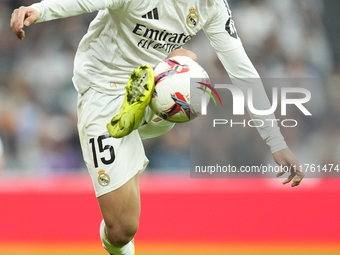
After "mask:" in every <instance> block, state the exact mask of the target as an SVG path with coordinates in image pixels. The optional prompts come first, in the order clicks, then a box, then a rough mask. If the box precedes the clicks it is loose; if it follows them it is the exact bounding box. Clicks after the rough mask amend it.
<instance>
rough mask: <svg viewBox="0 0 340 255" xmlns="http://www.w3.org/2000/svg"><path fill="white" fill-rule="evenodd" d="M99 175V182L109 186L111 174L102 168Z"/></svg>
mask: <svg viewBox="0 0 340 255" xmlns="http://www.w3.org/2000/svg"><path fill="white" fill-rule="evenodd" d="M98 174H99V176H98V182H99V184H100V185H102V186H104V187H105V186H107V185H109V183H110V176H109V175H108V174H106V173H105V170H102V169H101V170H100V171H99V172H98Z"/></svg>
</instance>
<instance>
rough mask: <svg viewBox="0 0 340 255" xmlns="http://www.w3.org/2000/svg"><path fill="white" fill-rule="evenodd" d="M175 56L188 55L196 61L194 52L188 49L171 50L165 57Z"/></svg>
mask: <svg viewBox="0 0 340 255" xmlns="http://www.w3.org/2000/svg"><path fill="white" fill-rule="evenodd" d="M176 56H186V57H190V58H191V59H192V60H194V61H196V62H198V59H197V56H196V54H195V53H194V52H192V51H190V50H186V49H177V50H174V51H173V52H171V53H170V54H169V55H168V56H167V58H172V57H176Z"/></svg>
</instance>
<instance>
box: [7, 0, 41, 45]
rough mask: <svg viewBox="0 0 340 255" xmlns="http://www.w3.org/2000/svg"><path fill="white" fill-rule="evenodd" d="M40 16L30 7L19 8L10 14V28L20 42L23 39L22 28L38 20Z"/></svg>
mask: <svg viewBox="0 0 340 255" xmlns="http://www.w3.org/2000/svg"><path fill="white" fill-rule="evenodd" d="M39 16H40V14H39V12H38V11H37V10H35V9H33V8H31V7H23V6H22V7H20V8H19V9H15V10H14V11H13V13H12V18H11V28H12V30H13V32H14V33H15V34H16V35H17V37H18V38H19V39H20V40H23V39H24V38H25V32H24V26H26V27H28V26H29V25H31V24H32V23H33V22H34V21H36V20H37V19H38V18H39Z"/></svg>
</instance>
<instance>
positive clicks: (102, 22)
mask: <svg viewBox="0 0 340 255" xmlns="http://www.w3.org/2000/svg"><path fill="white" fill-rule="evenodd" d="M32 7H34V8H35V9H37V10H38V11H39V12H40V14H41V16H40V18H39V20H38V22H42V21H47V20H52V19H56V18H63V17H69V16H73V15H77V14H81V13H84V12H93V11H97V10H99V12H98V15H97V17H96V18H95V19H94V20H93V21H92V23H91V24H90V27H89V29H88V32H87V34H86V35H85V36H84V38H83V39H82V40H81V42H80V45H79V48H78V52H77V54H76V59H75V69H74V81H75V84H76V86H77V88H76V89H77V90H78V91H79V93H81V94H83V93H84V92H85V91H86V90H87V89H88V88H89V87H93V88H94V89H96V90H99V91H101V92H103V93H108V94H117V93H120V94H121V93H125V92H124V89H122V88H119V87H120V86H117V84H126V83H127V81H128V78H129V74H130V73H131V72H132V71H133V70H134V69H135V68H137V67H138V66H139V65H141V64H149V65H151V66H155V65H156V64H157V63H159V62H160V61H162V60H164V58H165V57H166V56H167V55H168V54H169V53H170V52H171V51H173V50H175V49H178V48H181V47H182V46H183V45H184V44H185V43H186V42H187V41H189V40H190V39H191V38H192V37H193V36H194V35H195V34H196V33H197V32H198V31H200V30H201V29H203V30H204V31H205V32H206V33H207V35H208V37H209V38H211V39H212V45H213V47H214V48H215V49H216V50H217V51H228V50H231V49H233V48H236V47H238V46H240V45H241V41H240V40H239V38H238V37H237V34H236V30H235V28H234V26H233V22H232V20H231V19H230V11H229V7H228V5H227V3H226V1H225V2H224V1H223V0H168V1H164V0H124V1H123V0H102V1H93V0H45V1H42V2H41V3H38V4H34V5H32ZM228 22H229V23H228Z"/></svg>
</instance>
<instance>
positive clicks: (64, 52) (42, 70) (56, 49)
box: [0, 0, 340, 174]
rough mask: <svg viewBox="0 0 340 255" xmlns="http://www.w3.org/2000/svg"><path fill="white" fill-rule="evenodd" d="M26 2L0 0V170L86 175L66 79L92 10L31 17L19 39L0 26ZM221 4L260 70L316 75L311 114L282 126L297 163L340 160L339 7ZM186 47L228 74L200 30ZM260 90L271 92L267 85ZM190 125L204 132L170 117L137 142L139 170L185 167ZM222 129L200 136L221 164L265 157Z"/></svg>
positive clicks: (218, 73)
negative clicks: (169, 126) (141, 149)
mask: <svg viewBox="0 0 340 255" xmlns="http://www.w3.org/2000/svg"><path fill="white" fill-rule="evenodd" d="M34 2H35V1H32V0H8V1H6V0H1V1H0V34H1V36H0V137H1V139H2V143H3V148H4V149H3V153H4V167H3V170H2V172H3V173H8V174H10V173H32V174H35V173H39V174H41V173H64V172H74V171H76V172H85V171H86V169H85V164H84V163H83V159H82V155H81V150H80V144H79V139H78V134H77V127H76V126H77V116H76V103H77V93H76V91H75V89H74V88H73V85H72V81H71V77H72V71H73V59H74V55H75V52H76V49H77V46H78V43H79V41H80V39H81V38H82V36H83V35H84V34H85V33H86V30H87V27H88V25H89V23H90V22H91V20H92V19H93V18H94V16H95V13H92V14H83V15H80V16H77V17H72V18H68V19H63V20H56V21H51V22H46V23H42V24H35V25H33V26H30V27H28V28H26V30H25V31H26V38H25V40H24V41H19V40H18V39H17V38H16V36H15V35H14V34H13V33H12V31H11V30H10V27H9V21H10V17H11V13H12V11H13V10H14V9H15V8H17V7H19V6H21V5H30V4H32V3H34ZM326 2H328V3H327V4H326ZM330 3H331V4H330ZM229 4H230V7H231V10H232V11H233V19H234V21H235V24H236V28H237V31H238V35H239V36H240V37H241V39H242V42H243V45H244V47H245V49H246V51H247V53H248V55H249V57H250V59H251V60H252V62H253V63H254V65H255V66H256V68H257V70H258V71H259V73H260V75H261V77H263V78H318V79H321V80H322V83H318V84H317V85H311V86H312V87H308V85H304V86H305V87H306V88H308V89H310V90H311V91H312V96H313V102H312V104H311V105H310V111H311V112H312V114H313V117H312V118H306V117H304V116H301V115H298V114H296V116H295V115H294V114H295V113H291V114H292V116H290V118H295V119H298V121H299V128H294V129H286V128H283V129H282V133H283V134H284V136H285V138H286V141H287V142H288V144H289V146H290V147H291V149H292V150H293V151H294V152H295V153H296V154H297V156H298V157H300V158H301V159H300V161H302V162H308V160H309V158H310V157H313V159H314V160H315V159H317V160H318V162H320V163H322V162H324V163H336V160H337V159H338V158H340V157H339V156H340V133H339V130H338V126H339V125H338V124H339V118H338V116H339V114H340V103H339V102H340V100H339V99H340V89H339V86H338V85H339V81H338V80H337V78H338V76H337V74H338V73H339V66H340V65H339V63H340V60H339V56H340V52H338V51H337V50H339V49H338V45H340V41H339V38H338V37H336V36H334V35H332V31H333V29H337V27H339V25H340V18H338V17H337V15H336V14H334V10H336V9H338V10H339V3H338V1H336V0H335V1H333V0H328V1H322V0H299V1H296V0H285V1H281V0H230V1H229ZM332 14H333V15H334V17H333V22H329V19H326V18H325V17H328V18H329V15H332ZM330 35H332V36H330ZM186 48H187V49H191V50H193V51H194V52H195V53H196V54H197V55H198V59H199V62H200V64H201V65H202V66H203V67H204V68H205V69H206V70H207V72H208V73H209V75H210V77H214V78H225V79H228V76H227V74H226V72H225V71H224V69H223V67H222V66H221V64H220V62H219V60H218V59H217V57H216V54H215V52H214V50H213V48H212V47H211V46H210V44H209V41H208V39H207V38H206V37H205V35H204V33H203V32H202V33H199V34H198V35H197V36H196V37H194V38H193V39H192V41H190V42H189V43H188V45H187V47H186ZM202 49H204V50H202ZM339 51H340V50H339ZM313 84H315V83H313ZM266 89H268V92H269V95H270V92H271V88H266ZM314 96H315V97H314ZM192 129H195V133H197V132H196V131H198V132H201V133H204V131H205V130H204V126H198V125H195V122H194V121H193V122H192V123H186V124H177V125H176V126H175V128H174V129H173V130H171V131H170V132H169V133H168V134H166V135H164V136H162V137H159V138H155V139H150V140H145V141H144V144H145V149H146V154H147V157H148V158H149V160H150V164H149V167H148V171H182V170H187V169H189V166H190V156H192V155H190V146H193V144H192V141H190V138H192V137H191V130H192ZM231 134H232V137H228V135H226V137H225V138H223V137H222V138H221V137H213V134H209V136H210V137H211V138H212V139H210V140H209V139H207V141H206V142H207V143H209V141H210V143H214V145H216V144H218V145H219V149H220V151H222V152H223V153H224V154H225V155H226V157H228V159H229V160H230V164H234V165H240V164H243V165H247V164H248V165H250V164H255V163H259V162H266V161H270V159H268V156H270V151H269V149H268V148H265V147H264V149H263V150H262V149H257V148H263V146H265V145H264V142H263V141H261V139H260V138H258V139H254V140H253V139H252V138H253V137H254V136H256V137H259V135H258V134H257V132H256V130H255V131H254V130H253V129H244V130H239V131H237V130H235V131H232V133H231ZM249 139H250V140H249ZM246 141H252V142H251V144H250V143H249V142H246ZM195 146H196V145H195ZM201 146H203V144H202V145H201ZM0 152H1V148H0ZM207 154H209V153H207ZM0 155H1V153H0ZM205 156H206V157H209V155H205ZM0 157H1V156H0Z"/></svg>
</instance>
